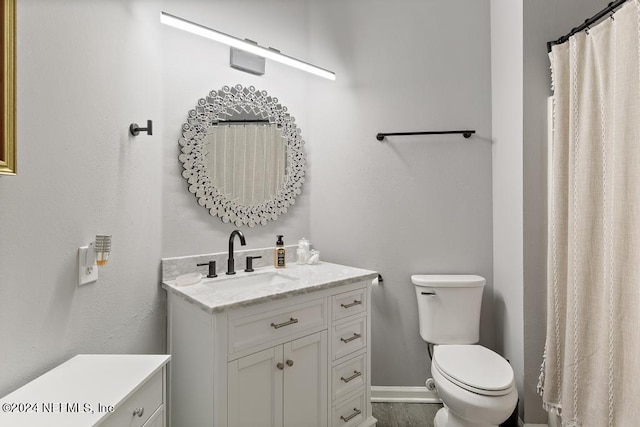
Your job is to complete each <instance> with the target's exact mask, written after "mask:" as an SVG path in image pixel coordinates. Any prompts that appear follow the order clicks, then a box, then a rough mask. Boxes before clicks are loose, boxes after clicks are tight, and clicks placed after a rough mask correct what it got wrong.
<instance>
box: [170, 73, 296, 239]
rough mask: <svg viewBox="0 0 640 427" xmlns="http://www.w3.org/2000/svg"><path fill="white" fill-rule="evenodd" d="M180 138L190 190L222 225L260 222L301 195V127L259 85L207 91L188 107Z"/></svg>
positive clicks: (278, 213) (274, 217) (181, 156)
mask: <svg viewBox="0 0 640 427" xmlns="http://www.w3.org/2000/svg"><path fill="white" fill-rule="evenodd" d="M178 142H179V143H180V146H181V147H182V148H181V152H182V153H181V154H180V156H179V159H180V161H181V162H182V166H183V167H184V171H183V172H182V176H183V177H184V178H185V179H186V180H187V182H188V183H189V192H190V193H192V194H194V195H195V196H196V197H197V199H198V204H199V205H200V206H203V207H206V208H207V209H208V210H209V213H210V214H211V215H212V216H218V217H220V218H221V219H222V221H224V222H232V223H234V224H235V225H238V226H240V225H249V226H250V227H253V226H255V225H258V224H261V225H264V224H266V223H267V222H268V221H272V220H275V219H277V218H278V216H279V215H282V214H284V213H286V212H287V210H288V208H289V207H290V206H291V205H293V204H295V199H296V197H297V196H298V195H300V194H301V193H302V184H303V183H304V181H305V177H304V176H305V168H306V157H305V154H304V150H303V146H304V141H303V140H302V138H301V136H300V129H299V128H298V127H297V126H296V124H295V119H294V118H293V117H292V116H291V115H290V114H289V113H288V110H287V107H285V106H283V105H281V104H279V103H278V98H275V97H272V96H269V95H268V94H267V92H266V91H264V90H263V91H258V90H256V89H255V88H254V87H253V86H250V87H243V86H242V85H236V86H234V87H229V86H224V87H223V88H222V89H221V90H218V91H215V90H213V91H211V92H209V95H208V96H206V97H205V98H202V99H200V100H198V104H197V105H196V108H195V109H193V110H190V111H189V115H188V120H187V122H186V123H184V124H183V125H182V137H181V138H180V139H179V141H178Z"/></svg>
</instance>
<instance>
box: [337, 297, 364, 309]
mask: <svg viewBox="0 0 640 427" xmlns="http://www.w3.org/2000/svg"><path fill="white" fill-rule="evenodd" d="M360 304H362V301H358V300H357V299H354V300H353V302H352V303H351V304H340V307H342V308H351V307H353V306H354V305H360Z"/></svg>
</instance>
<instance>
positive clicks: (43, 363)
mask: <svg viewBox="0 0 640 427" xmlns="http://www.w3.org/2000/svg"><path fill="white" fill-rule="evenodd" d="M17 13H18V20H17V70H18V72H17V104H18V106H17V118H18V123H17V127H18V129H17V134H18V167H19V175H18V176H15V177H0V200H1V201H0V343H2V352H1V355H0V372H2V375H0V395H4V394H6V393H8V392H10V391H12V390H13V389H15V388H17V387H18V386H20V385H22V384H23V383H25V382H27V381H28V380H31V379H32V378H34V377H36V376H38V375H40V374H42V373H43V372H45V371H47V370H48V369H49V368H51V367H53V366H54V365H57V364H59V363H60V362H62V361H64V360H66V359H67V358H69V357H71V356H73V355H75V354H77V353H109V352H110V353H143V352H145V353H146V352H148V353H160V352H163V351H164V326H163V325H164V316H165V308H164V301H163V296H162V295H161V294H160V292H159V291H158V273H159V259H160V243H161V241H160V230H161V222H160V220H161V215H160V209H161V190H162V188H161V186H160V184H159V183H160V181H161V179H162V151H161V145H160V141H161V140H162V134H161V130H160V129H158V131H157V132H156V133H155V135H154V136H151V137H150V136H139V137H137V138H133V137H130V136H128V127H129V124H130V123H132V122H134V121H135V122H138V123H145V121H146V119H153V120H155V121H156V122H155V123H158V120H159V119H160V118H161V108H160V106H161V104H162V97H161V92H160V91H158V88H159V85H160V75H159V74H158V73H157V70H158V67H159V65H160V51H159V47H160V46H159V45H158V43H157V40H158V36H159V34H158V25H157V16H158V15H157V14H158V13H159V12H157V10H156V6H155V5H154V3H152V2H130V1H125V0H119V1H109V2H104V1H98V0H91V1H83V2H70V1H67V0H47V1H46V2H45V1H40V0H18V2H17ZM100 233H109V234H113V252H112V254H111V258H110V261H109V264H108V265H107V266H106V267H104V268H102V269H101V271H100V279H99V281H98V283H97V284H93V285H87V286H84V287H78V286H77V280H78V277H77V276H78V273H77V271H78V267H77V250H78V247H80V246H84V245H86V244H88V243H89V241H90V240H91V239H93V237H94V236H95V235H96V234H100Z"/></svg>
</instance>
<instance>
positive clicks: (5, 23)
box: [0, 0, 17, 175]
mask: <svg viewBox="0 0 640 427" xmlns="http://www.w3.org/2000/svg"><path fill="white" fill-rule="evenodd" d="M0 12H1V13H2V16H0V23H1V25H2V29H0V37H1V38H2V43H3V46H4V49H3V55H2V80H1V83H0V84H1V86H0V92H1V93H2V112H1V113H0V120H2V122H1V123H0V128H1V129H2V135H1V136H0V137H1V138H2V141H0V174H3V175H15V174H16V171H17V169H16V158H17V156H16V98H15V93H16V51H15V42H16V37H15V35H16V5H15V0H3V3H2V9H0Z"/></svg>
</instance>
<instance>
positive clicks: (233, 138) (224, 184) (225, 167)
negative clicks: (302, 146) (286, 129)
mask: <svg viewBox="0 0 640 427" xmlns="http://www.w3.org/2000/svg"><path fill="white" fill-rule="evenodd" d="M204 145H205V148H206V151H205V157H206V167H207V173H208V174H209V178H210V179H211V183H212V184H213V186H214V187H215V188H217V189H219V191H220V192H221V193H222V194H224V195H226V196H227V197H228V198H229V199H231V200H233V201H234V202H236V203H237V204H240V205H257V204H261V203H264V202H265V201H267V200H271V199H273V198H274V197H275V195H276V193H277V192H278V189H279V188H280V187H281V186H282V184H283V182H284V176H285V166H286V143H285V140H284V138H283V135H282V131H281V130H280V129H278V126H277V125H276V124H272V123H269V121H268V120H261V119H256V120H230V121H226V122H219V123H218V124H217V125H212V126H210V127H209V128H207V136H206V137H205V139H204Z"/></svg>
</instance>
